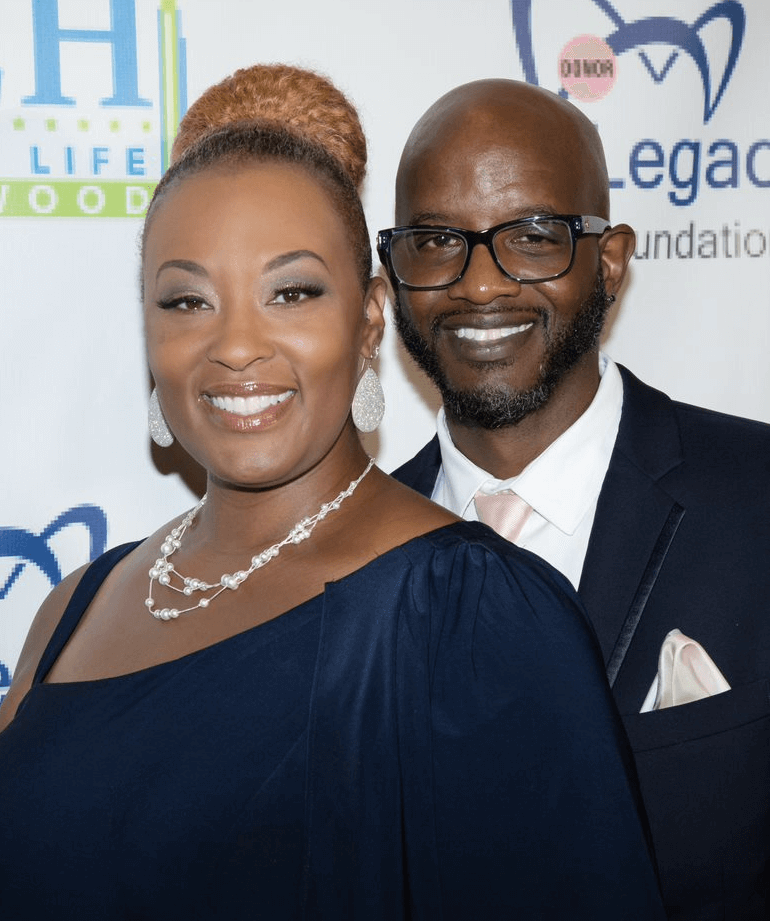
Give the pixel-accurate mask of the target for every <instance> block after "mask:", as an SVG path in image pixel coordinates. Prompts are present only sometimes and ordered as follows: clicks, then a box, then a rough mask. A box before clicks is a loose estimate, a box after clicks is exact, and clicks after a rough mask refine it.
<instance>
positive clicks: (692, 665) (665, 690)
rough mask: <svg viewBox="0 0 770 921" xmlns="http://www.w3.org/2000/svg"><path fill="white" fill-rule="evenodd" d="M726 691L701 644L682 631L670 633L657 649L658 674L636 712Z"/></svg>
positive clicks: (720, 675) (720, 673)
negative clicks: (658, 650)
mask: <svg viewBox="0 0 770 921" xmlns="http://www.w3.org/2000/svg"><path fill="white" fill-rule="evenodd" d="M729 690H730V685H729V684H728V683H727V681H725V677H724V675H723V674H722V672H720V671H719V669H718V668H717V667H716V665H714V663H713V661H712V659H711V656H710V655H709V654H708V653H707V652H706V650H705V649H704V648H703V647H702V646H701V644H700V643H696V642H695V640H691V639H690V637H689V636H685V635H684V633H682V632H681V630H672V631H671V632H670V633H668V634H666V638H665V640H664V641H663V645H662V646H661V647H660V657H659V659H658V674H657V675H656V676H655V680H654V681H653V682H652V686H651V687H650V690H649V691H648V692H647V696H646V697H645V698H644V703H643V704H642V709H641V710H640V711H639V712H640V713H649V712H650V711H651V710H663V709H665V708H666V707H678V706H680V705H681V704H689V703H692V702H693V701H694V700H702V699H703V698H704V697H712V696H713V695H714V694H722V693H723V692H724V691H729Z"/></svg>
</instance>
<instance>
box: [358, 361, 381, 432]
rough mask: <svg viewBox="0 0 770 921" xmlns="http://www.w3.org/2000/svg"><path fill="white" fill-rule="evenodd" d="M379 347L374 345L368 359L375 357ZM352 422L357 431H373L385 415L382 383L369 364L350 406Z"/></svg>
mask: <svg viewBox="0 0 770 921" xmlns="http://www.w3.org/2000/svg"><path fill="white" fill-rule="evenodd" d="M379 351H380V349H379V346H375V349H374V354H373V355H372V357H371V358H370V359H368V360H369V361H370V362H371V361H372V359H374V358H376V357H377V355H378V353H379ZM351 411H352V413H353V424H354V425H355V427H356V428H357V429H358V431H359V432H373V431H374V430H375V429H376V428H377V426H378V425H379V424H380V422H382V417H383V416H384V415H385V394H384V393H383V392H382V384H381V383H380V379H379V377H377V373H376V372H375V370H374V368H372V366H371V364H370V365H369V367H368V368H367V369H366V371H365V372H364V374H363V375H362V376H361V380H359V382H358V386H357V387H356V392H355V395H354V397H353V405H352V406H351Z"/></svg>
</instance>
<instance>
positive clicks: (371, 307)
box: [361, 275, 388, 358]
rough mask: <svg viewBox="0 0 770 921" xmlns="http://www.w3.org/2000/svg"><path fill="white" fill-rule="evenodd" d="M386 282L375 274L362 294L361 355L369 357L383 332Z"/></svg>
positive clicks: (380, 339)
mask: <svg viewBox="0 0 770 921" xmlns="http://www.w3.org/2000/svg"><path fill="white" fill-rule="evenodd" d="M387 288H388V286H387V284H386V283H385V279H384V278H380V277H379V276H378V275H375V277H374V278H372V279H371V281H370V282H369V285H368V287H367V289H366V294H365V295H364V335H363V342H362V345H361V355H362V356H363V357H364V358H371V357H372V355H374V352H375V350H376V348H377V346H378V345H379V344H380V342H381V341H382V336H383V334H384V332H385V301H386V297H387Z"/></svg>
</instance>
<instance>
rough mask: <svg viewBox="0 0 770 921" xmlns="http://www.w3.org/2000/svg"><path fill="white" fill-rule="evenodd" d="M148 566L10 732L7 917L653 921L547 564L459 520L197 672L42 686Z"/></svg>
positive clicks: (164, 667) (587, 654) (640, 850)
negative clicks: (65, 662)
mask: <svg viewBox="0 0 770 921" xmlns="http://www.w3.org/2000/svg"><path fill="white" fill-rule="evenodd" d="M134 546H135V545H125V546H123V547H119V548H116V549H114V550H111V551H109V552H108V553H107V554H105V555H104V556H103V557H101V558H99V559H98V560H97V561H95V562H94V563H93V564H92V565H91V567H90V568H89V569H88V571H87V572H86V574H85V576H84V577H83V579H82V581H81V582H80V584H79V586H78V587H77V589H76V591H75V593H74V595H73V597H72V600H71V602H70V604H69V606H68V608H67V610H66V611H65V613H64V615H63V617H62V620H61V622H60V624H59V626H58V627H57V629H56V631H55V632H54V635H53V637H52V639H51V641H50V643H49V645H48V647H47V649H46V651H45V653H44V655H43V657H42V660H41V662H40V666H39V668H38V670H37V673H36V676H35V679H34V684H33V686H32V688H31V690H30V691H29V693H28V694H27V695H26V697H25V698H24V700H23V701H22V703H21V705H20V707H19V710H18V713H17V715H16V717H15V719H14V720H13V721H12V722H11V724H10V725H9V726H8V727H7V728H6V730H5V731H4V732H3V733H1V734H0V915H2V917H4V918H9V919H10V918H12V919H14V921H22V919H36V921H37V919H41V918H52V919H53V918H56V919H57V921H69V919H89V921H90V919H93V921H118V919H125V921H129V919H137V921H138V919H142V921H147V919H158V921H160V919H164V921H168V919H186V921H189V919H197V918H206V919H212V918H217V919H219V918H221V919H228V921H240V919H258V918H259V919H271V921H272V919H276V921H280V919H300V918H304V919H311V918H312V919H329V921H342V919H360V921H398V919H415V921H417V919H419V921H440V919H446V921H455V919H457V921H460V919H462V921H469V919H476V918H478V919H484V921H490V919H498V918H500V919H502V918H506V919H507V918H521V919H538V921H544V919H554V921H555V919H559V921H564V919H566V918H570V919H590V921H601V919H607V921H618V919H620V918H623V919H625V921H630V919H640V921H641V919H644V921H651V919H656V918H662V917H663V916H662V911H661V909H660V903H659V900H658V894H657V884H656V880H655V874H654V870H653V868H652V864H651V860H650V856H649V852H648V847H647V841H646V835H645V832H644V827H643V819H641V818H640V814H639V807H638V798H637V796H636V793H635V788H634V782H633V779H631V780H630V779H629V768H628V763H629V761H628V757H627V752H626V747H625V741H624V737H623V735H622V731H621V730H620V729H619V723H618V721H617V718H616V716H615V714H614V710H613V707H612V703H611V701H610V696H609V692H608V690H607V687H606V683H605V679H604V670H603V667H602V663H601V658H600V656H599V653H598V650H597V647H596V643H595V640H594V638H593V635H592V633H591V631H590V628H589V627H588V626H587V623H586V621H585V618H584V615H583V613H582V611H581V610H580V608H579V607H578V605H577V603H576V601H575V596H574V594H573V592H572V590H571V588H570V587H569V586H568V585H567V583H566V582H565V580H563V579H562V578H561V577H560V576H559V575H558V574H556V573H555V572H554V571H553V570H551V569H550V567H548V566H547V564H545V563H543V562H542V561H540V560H539V559H538V558H537V557H534V556H533V555H531V554H528V553H526V552H525V551H520V550H518V549H516V548H514V547H512V546H511V545H510V544H508V543H507V542H505V541H503V540H502V539H500V538H498V537H497V536H496V535H494V534H493V533H492V532H491V531H489V530H488V529H487V528H486V527H485V526H483V525H480V524H478V523H475V522H474V523H470V522H459V523H457V524H452V525H449V526H446V527H443V528H440V529H438V530H436V531H433V532H431V533H429V534H426V535H424V536H422V537H418V538H415V539H413V540H411V541H409V542H408V543H406V544H404V545H403V546H400V547H397V548H395V549H393V550H391V551H389V552H387V553H385V554H384V555H382V556H380V557H378V558H377V559H375V560H374V561H372V562H371V563H369V564H367V565H366V566H364V567H363V568H361V569H359V570H358V571H356V572H353V573H351V574H350V575H348V576H346V577H345V578H343V579H340V580H339V581H336V582H332V583H329V584H327V585H326V586H325V589H324V591H323V593H322V594H321V595H319V596H318V597H316V598H313V599H311V600H310V601H308V602H306V603H304V604H301V605H299V606H298V607H296V608H294V609H292V610H290V611H288V612H286V613H285V614H283V615H281V616H279V617H277V618H276V619H274V620H271V621H269V622H267V623H264V624H262V625H260V626H257V627H254V628H251V629H249V630H246V631H245V632H243V633H240V634H237V635H235V636H232V637H230V638H228V639H225V640H222V641H220V642H217V643H215V644H214V645H212V646H210V647H207V648H205V649H202V650H200V651H198V652H194V653H191V654H189V655H185V656H183V657H182V658H179V659H176V660H173V661H170V662H165V663H163V664H160V665H155V666H152V667H149V668H145V669H142V670H140V671H137V672H133V673H131V674H126V675H122V676H119V677H113V678H106V679H100V680H93V681H78V682H67V683H47V682H46V676H47V674H48V672H49V670H50V668H51V666H52V665H53V663H54V662H55V660H56V658H57V656H58V655H59V653H60V651H61V650H62V648H63V647H64V645H65V644H66V642H67V640H68V638H69V637H70V636H71V634H72V633H73V631H74V630H75V628H76V627H77V625H78V622H79V620H80V618H81V616H82V615H83V612H84V611H85V610H86V608H87V607H88V604H89V603H90V601H91V599H92V598H93V597H94V595H95V593H96V591H97V589H98V588H99V586H100V585H101V583H102V582H103V580H104V579H105V578H106V577H107V575H108V574H109V572H110V570H111V569H112V568H113V566H114V565H115V564H116V563H117V562H118V561H119V560H120V559H121V558H122V557H123V556H124V555H126V554H127V553H129V552H130V551H131V549H133V547H134ZM137 616H142V614H141V611H139V612H138V614H137ZM206 616H215V611H213V610H212V611H210V612H206ZM168 628H169V629H172V630H173V624H169V625H168Z"/></svg>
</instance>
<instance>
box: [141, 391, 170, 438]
mask: <svg viewBox="0 0 770 921" xmlns="http://www.w3.org/2000/svg"><path fill="white" fill-rule="evenodd" d="M147 423H148V425H149V427H150V437H151V438H152V440H153V441H154V442H155V444H156V445H158V447H160V448H168V447H169V446H170V445H172V444H173V443H174V436H173V435H172V434H171V429H170V428H169V427H168V423H167V422H166V419H165V417H164V416H163V410H162V409H161V408H160V403H159V401H158V391H157V390H155V388H153V391H152V394H151V396H150V406H149V409H148V410H147Z"/></svg>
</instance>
